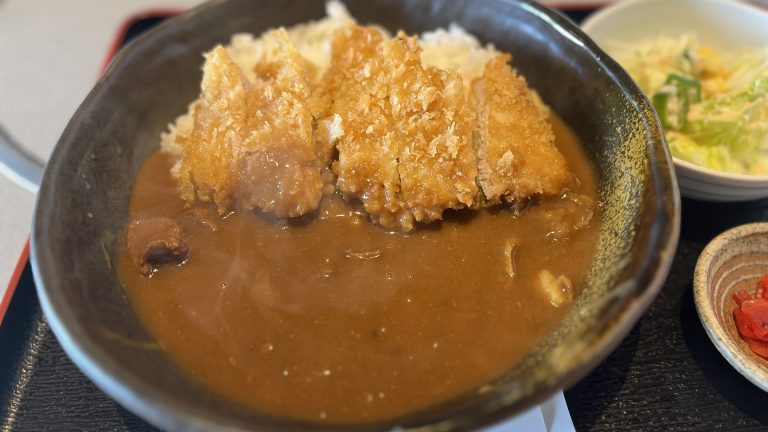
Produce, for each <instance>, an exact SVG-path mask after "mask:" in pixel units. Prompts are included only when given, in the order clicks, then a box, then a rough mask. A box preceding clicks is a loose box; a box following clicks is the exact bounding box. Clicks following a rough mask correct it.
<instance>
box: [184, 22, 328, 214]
mask: <svg viewBox="0 0 768 432" xmlns="http://www.w3.org/2000/svg"><path fill="white" fill-rule="evenodd" d="M262 41H263V45H264V47H265V50H264V52H263V55H262V57H261V59H260V60H259V61H258V62H256V63H255V66H254V68H253V74H254V75H253V79H252V80H251V79H249V78H248V77H247V76H246V75H245V74H244V73H243V72H242V71H241V69H240V68H239V67H238V66H237V65H236V64H235V63H234V62H233V61H232V59H231V57H230V56H229V54H228V53H227V50H226V49H225V48H224V47H221V46H218V47H216V48H214V49H213V50H212V51H211V52H209V53H208V54H206V61H205V65H204V67H203V82H202V94H201V97H200V99H199V100H198V101H197V102H196V103H195V104H194V105H193V106H192V107H191V109H190V113H191V115H192V117H193V119H194V125H193V127H192V128H191V129H190V130H187V131H182V130H176V131H175V133H176V137H175V138H176V143H177V144H179V146H180V147H181V154H180V159H179V164H178V167H177V168H176V172H177V175H178V179H179V184H180V186H181V190H182V197H183V198H184V199H185V200H187V201H189V202H191V201H194V200H195V199H200V200H201V201H204V202H215V203H216V205H217V207H218V209H219V212H220V213H222V214H223V213H226V212H228V211H230V210H234V209H244V210H250V209H256V208H258V209H261V210H262V211H264V212H272V213H274V214H275V215H277V216H279V217H295V216H300V215H302V214H305V213H307V212H309V211H312V210H314V209H315V208H317V206H318V205H319V202H320V198H321V196H322V188H323V181H322V177H321V163H320V162H319V161H318V160H317V153H316V151H315V147H314V142H313V137H312V115H311V114H310V110H309V105H308V102H307V101H308V98H309V96H310V89H309V83H308V82H307V71H306V66H305V63H304V61H303V59H302V58H301V57H300V56H299V54H298V53H297V52H296V49H295V48H294V46H293V44H292V43H291V41H290V40H289V39H288V36H287V34H286V32H285V30H282V29H280V30H275V31H272V32H269V33H267V34H265V35H264V36H263V38H262Z"/></svg>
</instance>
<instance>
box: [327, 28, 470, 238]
mask: <svg viewBox="0 0 768 432" xmlns="http://www.w3.org/2000/svg"><path fill="white" fill-rule="evenodd" d="M420 53H421V50H420V47H419V43H418V40H417V39H416V38H412V37H406V36H405V35H404V34H402V33H401V34H399V35H398V36H397V37H395V38H392V39H388V38H386V37H385V36H384V35H383V34H382V33H381V32H380V31H379V30H377V29H375V28H363V27H360V26H357V25H350V26H348V27H347V28H345V29H343V30H338V31H337V32H336V33H335V34H334V37H333V41H332V54H331V64H330V67H329V69H328V71H327V72H326V74H325V77H324V79H323V82H321V86H320V88H319V89H318V90H317V91H316V97H315V102H314V103H315V106H316V107H320V109H318V108H316V110H317V111H319V112H322V113H323V115H321V117H324V118H325V119H330V118H334V117H335V116H338V117H339V118H340V128H339V129H340V130H341V131H342V132H341V133H340V134H338V133H337V134H336V138H337V141H336V149H337V150H338V161H336V162H335V163H334V171H335V172H336V174H337V175H338V179H337V186H338V188H339V190H340V191H341V192H342V193H343V194H344V195H345V196H347V197H352V198H357V199H359V200H360V201H362V203H363V205H364V207H365V209H366V211H367V212H368V213H369V214H370V215H371V216H372V217H373V219H374V220H375V221H377V222H378V223H380V224H381V225H383V226H385V227H389V228H399V229H401V230H405V231H408V230H410V229H412V228H413V224H414V221H417V222H429V221H433V220H436V219H440V218H441V216H442V212H443V211H444V210H445V209H448V208H453V209H458V208H463V207H468V206H471V205H472V204H473V202H474V199H475V197H476V195H477V186H476V184H475V178H476V175H477V165H476V161H475V156H474V152H473V150H472V141H471V139H472V131H473V117H474V116H473V113H472V111H471V109H470V108H469V106H468V104H467V102H466V100H465V99H466V98H465V93H464V87H463V83H462V81H461V77H460V76H459V75H458V74H457V73H456V72H453V71H444V70H439V69H436V68H424V67H423V65H422V63H421V58H420ZM318 101H320V102H318ZM324 104H325V106H324ZM326 121H327V120H326ZM328 135H331V134H328ZM339 135H340V136H339Z"/></svg>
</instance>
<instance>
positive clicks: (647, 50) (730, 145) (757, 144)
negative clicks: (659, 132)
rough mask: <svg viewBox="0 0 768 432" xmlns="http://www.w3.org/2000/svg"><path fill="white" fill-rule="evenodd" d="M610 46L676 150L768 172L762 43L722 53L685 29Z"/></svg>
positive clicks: (730, 167)
mask: <svg viewBox="0 0 768 432" xmlns="http://www.w3.org/2000/svg"><path fill="white" fill-rule="evenodd" d="M612 51H613V52H614V53H615V54H616V58H617V60H618V61H619V62H620V63H621V64H622V65H623V66H624V67H625V68H626V69H627V71H628V72H629V73H630V75H632V77H633V78H634V79H635V81H637V83H638V84H639V85H640V87H641V88H642V89H643V90H644V91H645V92H646V94H648V95H649V96H650V98H651V101H652V102H653V104H654V107H655V108H656V111H657V112H658V114H659V118H660V119H661V121H662V125H663V126H664V130H665V135H666V137H667V141H668V143H669V146H670V149H671V151H672V154H673V155H674V156H675V157H677V158H680V159H683V160H686V161H688V162H691V163H694V164H696V165H700V166H703V167H707V168H712V169H715V170H720V171H728V172H733V173H739V174H753V175H768V47H767V48H764V49H749V50H747V49H745V50H740V51H738V52H735V53H732V54H729V55H728V56H722V57H721V56H719V55H718V54H717V53H715V52H714V51H713V50H711V49H710V48H708V47H706V46H704V45H701V44H699V43H698V42H697V40H696V38H695V37H693V36H691V35H684V36H682V37H680V38H667V37H661V38H657V39H654V40H650V41H646V42H644V43H642V44H639V45H632V46H626V45H625V46H618V45H617V46H615V47H614V49H613V50H612Z"/></svg>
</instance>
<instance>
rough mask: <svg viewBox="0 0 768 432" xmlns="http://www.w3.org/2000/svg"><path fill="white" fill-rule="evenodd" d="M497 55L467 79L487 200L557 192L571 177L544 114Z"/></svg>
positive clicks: (506, 57)
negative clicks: (481, 69) (474, 78)
mask: <svg viewBox="0 0 768 432" xmlns="http://www.w3.org/2000/svg"><path fill="white" fill-rule="evenodd" d="M509 61H510V56H509V55H507V54H505V55H499V56H497V57H495V58H493V59H492V60H490V61H489V62H488V63H486V65H485V71H484V73H483V76H482V77H480V78H477V79H476V80H475V81H474V82H473V83H472V89H471V95H470V98H471V100H472V104H473V106H474V109H475V114H476V115H477V134H476V143H475V146H476V149H477V160H478V183H479V184H480V187H481V189H482V191H483V194H484V195H485V198H486V199H487V202H488V203H489V204H496V203H499V202H501V201H502V200H504V201H507V202H513V201H519V200H524V199H527V198H531V197H535V196H552V195H558V194H560V193H561V192H562V191H563V188H564V187H565V186H566V184H567V183H568V182H569V181H570V180H571V173H570V171H569V170H568V166H567V164H566V161H565V158H564V157H563V155H562V154H561V153H560V152H559V151H558V149H557V147H555V135H554V132H553V131H552V126H551V125H550V123H549V121H548V119H547V118H546V115H545V114H544V113H542V111H541V110H540V109H539V108H538V107H537V106H536V103H535V102H534V100H533V98H532V96H531V91H530V90H529V89H528V86H527V84H526V82H525V79H524V78H523V77H521V76H519V75H518V74H517V72H516V71H515V70H514V69H512V67H510V66H509V64H508V62H509Z"/></svg>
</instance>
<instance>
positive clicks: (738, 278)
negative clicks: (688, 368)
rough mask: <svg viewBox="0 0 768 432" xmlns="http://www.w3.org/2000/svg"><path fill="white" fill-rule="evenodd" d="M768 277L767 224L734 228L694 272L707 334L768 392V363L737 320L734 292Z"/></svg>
mask: <svg viewBox="0 0 768 432" xmlns="http://www.w3.org/2000/svg"><path fill="white" fill-rule="evenodd" d="M766 273H768V223H766V222H763V223H754V224H748V225H742V226H739V227H736V228H733V229H730V230H728V231H726V232H724V233H722V234H720V235H719V236H717V237H716V238H715V239H714V240H712V241H711V242H710V243H709V244H708V245H707V247H706V248H704V251H703V252H702V253H701V256H700V257H699V260H698V262H697V263H696V270H695V272H694V280H693V293H694V298H695V301H696V310H697V311H698V313H699V318H700V319H701V323H702V324H703V325H704V329H705V330H706V332H707V335H708V336H709V338H710V339H711V340H712V342H713V343H714V344H715V347H717V349H718V351H720V353H721V354H722V355H723V357H725V359H726V360H728V363H730V364H731V365H732V366H733V367H734V368H736V370H737V371H739V373H741V374H742V375H744V377H746V378H747V379H748V380H750V381H751V382H752V383H753V384H755V385H756V386H758V387H760V388H761V389H763V390H765V391H768V359H764V358H762V357H760V356H758V355H757V354H755V353H753V352H752V350H750V349H749V346H747V344H746V342H744V340H742V338H741V336H739V332H738V330H737V329H736V324H735V322H734V318H733V309H734V307H736V302H735V301H734V300H733V298H732V294H733V293H734V292H736V291H740V290H747V292H749V293H754V291H755V284H756V282H757V280H758V279H759V278H760V276H762V275H764V274H766Z"/></svg>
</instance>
